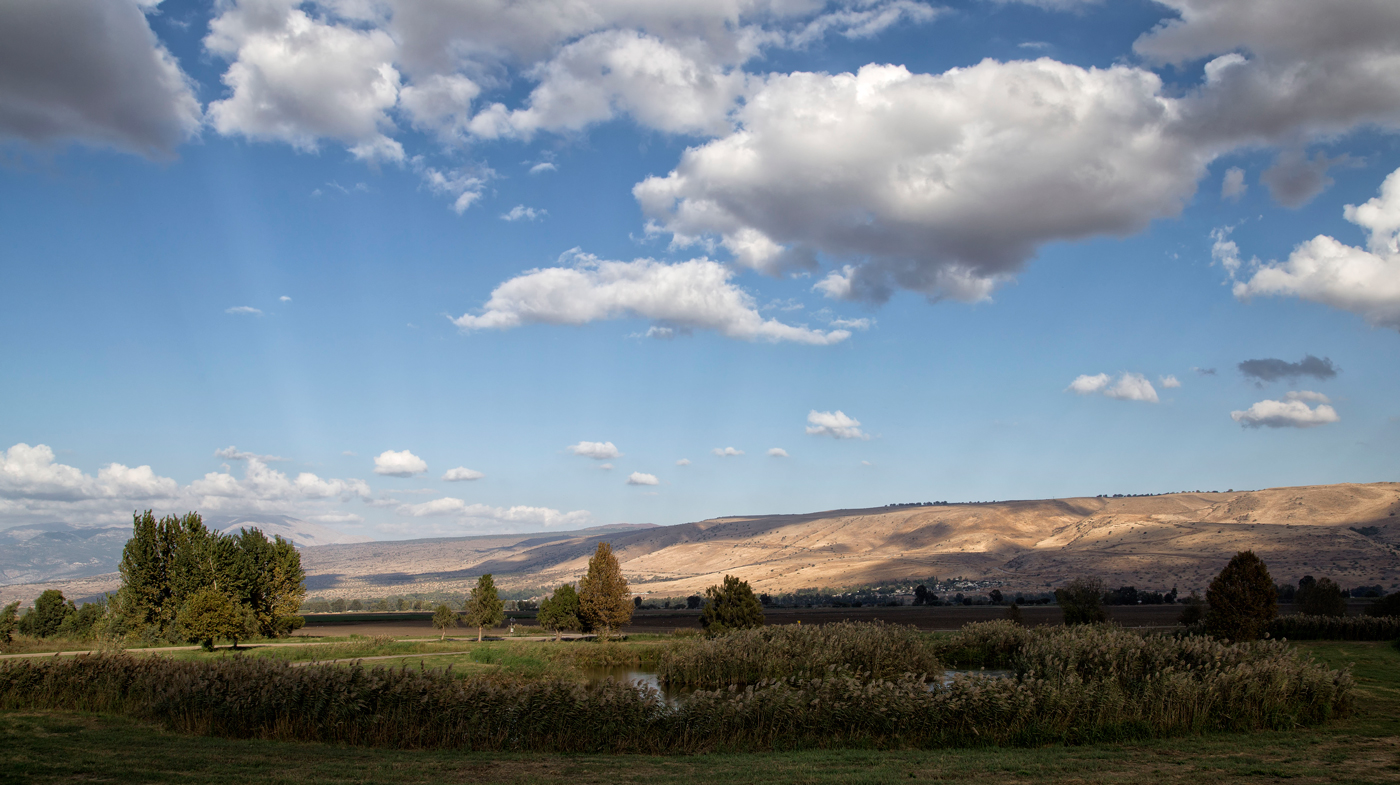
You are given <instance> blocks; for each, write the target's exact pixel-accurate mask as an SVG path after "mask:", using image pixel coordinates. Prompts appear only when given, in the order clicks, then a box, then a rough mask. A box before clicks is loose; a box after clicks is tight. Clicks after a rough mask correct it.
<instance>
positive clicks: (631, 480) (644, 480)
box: [627, 472, 661, 485]
mask: <svg viewBox="0 0 1400 785" xmlns="http://www.w3.org/2000/svg"><path fill="white" fill-rule="evenodd" d="M627 484H628V485H660V484H661V481H660V480H658V479H656V475H654V474H643V473H642V472H632V473H631V474H629V475H627Z"/></svg>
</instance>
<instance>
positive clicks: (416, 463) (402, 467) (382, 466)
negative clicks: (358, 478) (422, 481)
mask: <svg viewBox="0 0 1400 785" xmlns="http://www.w3.org/2000/svg"><path fill="white" fill-rule="evenodd" d="M427 470H428V462H427V461H425V460H423V459H422V458H419V457H418V456H417V455H414V454H413V453H411V452H409V451H408V450H400V451H397V452H395V451H394V450H385V451H384V452H382V453H380V454H379V455H377V456H375V459H374V473H375V474H382V475H385V476H386V477H412V476H413V475H415V474H422V473H423V472H426V471H427Z"/></svg>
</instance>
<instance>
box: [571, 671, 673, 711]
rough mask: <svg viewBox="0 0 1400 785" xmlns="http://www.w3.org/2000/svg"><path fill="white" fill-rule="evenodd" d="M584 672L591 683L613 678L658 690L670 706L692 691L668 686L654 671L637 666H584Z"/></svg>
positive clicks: (641, 688)
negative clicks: (640, 668)
mask: <svg viewBox="0 0 1400 785" xmlns="http://www.w3.org/2000/svg"><path fill="white" fill-rule="evenodd" d="M583 674H584V676H585V677H586V678H587V679H588V681H589V682H590V683H594V682H600V681H607V680H609V679H611V680H613V681H620V682H625V683H628V684H632V685H634V686H635V687H637V689H640V690H646V689H653V690H656V691H657V692H658V693H660V695H661V700H663V701H665V702H666V704H667V705H668V706H674V705H676V704H677V703H680V701H681V700H682V699H683V698H684V697H685V696H686V695H687V694H688V693H690V692H691V690H690V689H687V688H681V687H667V686H665V685H663V684H662V683H661V680H660V678H659V677H657V675H656V673H654V672H652V671H643V670H637V669H636V668H629V667H627V666H625V665H618V666H611V667H593V668H584V669H583Z"/></svg>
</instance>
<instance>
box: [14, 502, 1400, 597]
mask: <svg viewBox="0 0 1400 785" xmlns="http://www.w3.org/2000/svg"><path fill="white" fill-rule="evenodd" d="M600 541H607V542H611V543H612V545H613V548H614V550H615V551H616V552H617V553H618V558H619V559H620V561H621V562H622V568H623V572H624V573H625V574H626V575H627V577H628V579H629V581H631V584H632V587H633V590H634V591H637V592H639V593H641V594H643V595H644V596H655V597H675V596H681V595H686V594H692V593H695V592H698V591H701V590H703V589H704V588H705V587H707V586H710V585H712V584H714V583H717V582H719V581H720V580H721V579H722V578H723V576H724V575H726V574H731V575H737V576H739V577H741V578H743V579H745V580H748V581H749V582H750V584H752V585H753V587H754V589H755V590H756V591H763V592H770V593H777V592H786V591H793V590H796V589H805V588H820V587H832V588H835V587H843V586H857V585H866V584H876V583H882V582H890V581H897V580H903V579H918V580H922V579H927V578H929V577H932V576H937V577H939V578H952V577H959V576H961V577H964V578H967V579H973V580H984V579H992V580H998V581H1000V582H1001V584H1002V586H1003V587H1004V588H1005V589H1011V590H1018V591H1020V590H1044V589H1046V588H1049V587H1052V586H1056V585H1059V584H1061V583H1064V582H1065V581H1067V580H1069V579H1071V578H1073V577H1076V576H1079V575H1096V576H1099V577H1101V578H1103V579H1104V581H1106V582H1107V583H1108V584H1109V585H1111V586H1120V585H1133V586H1137V587H1139V588H1144V589H1159V590H1161V589H1168V588H1171V587H1173V586H1176V587H1178V588H1179V589H1180V590H1181V591H1182V592H1188V591H1192V590H1203V589H1204V588H1205V586H1206V584H1207V583H1209V581H1210V579H1211V577H1213V576H1214V575H1215V573H1217V572H1219V570H1220V568H1221V567H1222V566H1224V564H1225V562H1226V561H1228V560H1229V558H1230V557H1231V556H1232V555H1234V554H1235V553H1236V552H1237V551H1240V550H1244V549H1252V550H1253V551H1255V552H1256V553H1258V554H1259V555H1260V556H1261V557H1262V558H1263V559H1264V560H1265V562H1266V563H1268V565H1269V569H1270V571H1271V572H1272V573H1273V576H1274V579H1275V580H1276V581H1279V582H1285V581H1287V582H1296V581H1297V580H1298V578H1300V577H1302V576H1303V575H1305V574H1311V575H1314V576H1318V577H1321V576H1323V575H1326V576H1329V577H1331V578H1332V579H1333V580H1336V581H1337V582H1338V583H1340V584H1342V585H1343V586H1356V585H1374V584H1381V585H1382V586H1384V587H1385V588H1386V589H1387V590H1393V589H1394V588H1397V584H1400V483H1372V484H1366V485H1360V484H1341V485H1319V486H1307V487H1297V488H1270V489H1267V490H1262V491H1240V492H1227V493H1179V494H1164V495H1160V496H1138V497H1125V498H1078V499H1051V500H1042V501H1008V502H992V503H986V504H948V505H936V506H910V507H879V508H872V509H864V510H835V511H830V512H820V513H810V514H806V515H766V516H752V517H734V518H717V519H713V520H707V521H700V522H698V523H687V524H681V525H677V526H660V527H646V528H632V529H627V528H614V527H608V528H606V529H599V530H591V531H584V532H563V533H551V534H536V535H512V536H501V537H473V538H452V539H436V540H411V541H405V542H374V543H363V544H355V545H324V546H319V547H315V548H306V549H304V550H303V551H302V554H303V555H302V559H303V564H304V565H305V567H306V572H307V575H308V579H307V588H308V589H309V590H310V593H311V594H312V595H317V596H323V597H336V596H341V597H376V596H386V595H391V594H398V593H409V592H425V591H452V592H457V591H466V590H467V589H469V588H470V587H471V585H473V584H474V583H475V581H476V577H477V576H478V575H480V574H481V573H485V572H490V573H494V574H495V576H496V582H497V585H499V586H502V587H503V588H509V589H523V588H534V587H546V586H550V585H553V584H557V583H561V582H564V581H572V580H576V579H578V578H579V577H580V576H581V575H582V574H583V572H584V571H585V569H586V565H587V561H588V557H589V555H590V554H592V552H593V549H594V547H595V546H596V544H597V543H598V542H600ZM93 585H95V584H92V583H91V581H89V582H88V583H87V584H86V585H85V586H84V588H91V587H92V586H93ZM58 587H59V588H62V585H61V584H59V585H58ZM42 588H46V587H40V586H33V587H18V586H9V587H0V594H3V595H6V596H10V597H11V598H12V599H22V598H23V597H22V596H21V595H24V594H34V595H37V593H38V591H39V590H41V589H42ZM112 588H115V583H113V586H112ZM15 590H20V591H15ZM65 593H68V592H65ZM70 596H71V594H70ZM7 601H8V600H7Z"/></svg>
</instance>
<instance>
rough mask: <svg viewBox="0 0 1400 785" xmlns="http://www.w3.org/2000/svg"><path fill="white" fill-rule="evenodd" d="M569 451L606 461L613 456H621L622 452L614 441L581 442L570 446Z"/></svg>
mask: <svg viewBox="0 0 1400 785" xmlns="http://www.w3.org/2000/svg"><path fill="white" fill-rule="evenodd" d="M568 449H569V452H571V453H573V454H574V455H582V456H583V457H585V458H592V459H594V460H597V461H605V460H609V459H612V458H621V457H622V453H621V452H619V451H618V449H617V445H615V444H613V443H612V442H579V443H578V444H575V445H572V446H570V447H569V448H568Z"/></svg>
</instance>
